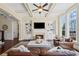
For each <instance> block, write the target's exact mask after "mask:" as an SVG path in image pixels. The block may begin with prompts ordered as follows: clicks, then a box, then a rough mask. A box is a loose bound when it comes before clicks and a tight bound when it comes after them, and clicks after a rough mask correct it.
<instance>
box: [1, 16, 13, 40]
mask: <svg viewBox="0 0 79 59" xmlns="http://www.w3.org/2000/svg"><path fill="white" fill-rule="evenodd" d="M5 24H6V25H7V26H8V29H7V30H6V31H5V33H4V34H5V35H4V36H5V39H6V40H10V39H13V38H12V22H11V20H9V19H8V20H7V17H4V16H0V30H3V29H2V26H3V25H5Z"/></svg>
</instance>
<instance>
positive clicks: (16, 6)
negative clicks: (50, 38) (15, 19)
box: [3, 3, 74, 18]
mask: <svg viewBox="0 0 79 59" xmlns="http://www.w3.org/2000/svg"><path fill="white" fill-rule="evenodd" d="M33 4H36V5H37V6H40V5H41V6H43V5H44V4H45V3H4V4H3V5H4V6H6V7H7V8H9V9H11V10H13V11H15V13H16V14H17V15H18V16H20V17H21V18H24V17H36V18H42V17H54V16H58V15H60V14H61V13H64V12H65V11H66V10H67V9H69V8H70V7H71V6H72V5H74V3H48V5H46V6H45V7H44V9H46V10H48V11H41V13H40V14H39V11H32V10H34V9H37V7H36V6H34V5H33Z"/></svg>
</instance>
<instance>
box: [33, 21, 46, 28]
mask: <svg viewBox="0 0 79 59" xmlns="http://www.w3.org/2000/svg"><path fill="white" fill-rule="evenodd" d="M44 28H45V23H43V22H38V23H37V22H35V23H34V29H44Z"/></svg>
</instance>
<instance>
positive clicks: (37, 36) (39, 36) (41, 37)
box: [35, 34, 44, 39]
mask: <svg viewBox="0 0 79 59" xmlns="http://www.w3.org/2000/svg"><path fill="white" fill-rule="evenodd" d="M35 39H44V35H40V34H39V35H36V36H35Z"/></svg>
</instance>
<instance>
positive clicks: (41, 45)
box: [27, 41, 51, 48]
mask: <svg viewBox="0 0 79 59" xmlns="http://www.w3.org/2000/svg"><path fill="white" fill-rule="evenodd" d="M27 46H28V47H42V48H51V44H50V43H49V42H48V41H42V43H36V41H30V42H29V43H28V44H27Z"/></svg>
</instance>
